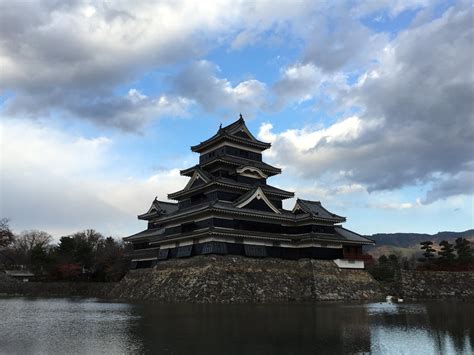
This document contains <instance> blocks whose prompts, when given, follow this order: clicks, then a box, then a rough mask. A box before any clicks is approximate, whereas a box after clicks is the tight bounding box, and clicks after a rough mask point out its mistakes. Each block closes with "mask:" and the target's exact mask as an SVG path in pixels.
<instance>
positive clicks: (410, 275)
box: [0, 256, 474, 304]
mask: <svg viewBox="0 0 474 355" xmlns="http://www.w3.org/2000/svg"><path fill="white" fill-rule="evenodd" d="M394 290H400V291H399V292H397V293H396V294H394V295H395V296H401V297H402V298H403V299H405V300H406V301H420V300H439V299H453V300H464V299H466V300H472V299H474V272H469V271H468V272H449V271H440V272H433V271H427V272H425V271H406V270H405V271H403V272H402V273H401V279H400V281H399V282H396V283H394V284H391V285H387V284H383V283H380V282H378V281H376V280H375V279H373V277H372V276H371V275H370V274H369V273H368V272H367V271H366V270H347V269H346V270H344V269H339V268H338V267H337V266H336V265H335V264H334V263H333V262H332V261H328V260H313V259H300V260H280V259H250V258H244V257H235V256H234V257H228V256H206V257H193V258H189V259H178V260H172V261H166V262H162V263H160V264H158V265H157V266H156V267H154V268H152V269H139V270H131V271H129V272H128V273H127V274H126V275H125V277H124V278H123V279H122V280H121V281H119V282H62V281H54V282H34V281H33V282H20V281H17V280H12V281H11V282H10V281H7V282H6V281H5V279H2V281H0V296H7V297H9V296H17V297H74V298H76V297H79V298H100V299H104V300H119V301H140V302H143V301H152V302H159V303H179V304H183V303H200V304H203V303H217V304H273V303H275V304H290V303H315V302H321V301H323V302H338V301H343V302H351V303H352V302H360V301H384V300H385V297H386V296H387V295H388V294H389V293H388V292H390V293H393V291H394Z"/></svg>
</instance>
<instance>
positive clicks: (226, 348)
mask: <svg viewBox="0 0 474 355" xmlns="http://www.w3.org/2000/svg"><path fill="white" fill-rule="evenodd" d="M473 332H474V303H456V302H428V303H411V304H400V305H397V304H388V303H370V304H335V303H324V304H316V305H305V304H299V305H159V304H127V303H113V302H100V301H98V300H68V299H26V298H5V299H0V353H5V354H29V353H61V354H64V353H68V354H81V353H84V354H92V353H93V354H97V353H107V354H124V353H137V354H138V353H153V354H224V353H225V354H243V353H245V354H348V353H350V354H353V353H358V354H360V353H373V354H436V353H439V354H463V353H465V354H471V353H472V350H473V339H474V334H473Z"/></svg>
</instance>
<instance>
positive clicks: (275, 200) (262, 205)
mask: <svg viewBox="0 0 474 355" xmlns="http://www.w3.org/2000/svg"><path fill="white" fill-rule="evenodd" d="M268 148H270V143H265V142H262V141H260V140H258V139H257V138H255V137H254V136H253V135H252V133H251V132H250V131H249V130H248V128H247V126H246V124H245V121H244V119H243V118H242V116H240V118H239V119H238V120H237V121H236V122H234V123H232V124H230V125H228V126H227V127H219V130H218V131H217V133H216V134H215V135H214V136H212V137H211V138H209V139H207V140H205V141H203V142H201V143H200V144H198V145H195V146H192V147H191V150H192V151H193V152H196V153H199V154H200V156H199V164H197V165H195V166H192V167H190V168H188V169H185V170H182V171H181V174H182V175H184V176H188V177H189V178H190V179H189V182H188V183H187V185H186V186H185V187H184V188H183V189H182V190H180V191H177V192H174V193H171V194H169V195H168V198H169V199H170V200H174V201H176V202H173V203H172V202H164V201H158V200H156V199H155V200H154V201H153V202H152V204H151V206H150V208H149V209H148V211H147V212H145V213H143V214H141V215H139V216H138V218H139V219H141V220H144V221H147V223H148V227H147V229H145V230H144V231H142V232H140V233H137V234H134V235H132V236H129V237H126V238H124V240H125V241H126V242H130V243H132V244H133V252H132V253H131V258H132V263H131V267H132V268H143V267H151V266H154V265H155V264H156V263H157V262H159V261H160V260H166V259H172V258H184V257H191V256H193V255H202V254H233V255H246V256H249V257H260V258H264V257H274V258H284V259H299V258H315V259H333V260H335V261H336V262H337V263H338V265H339V266H340V267H352V268H363V266H364V263H363V259H364V258H365V256H364V255H363V253H362V247H363V246H364V245H367V244H374V242H373V241H372V240H370V239H368V238H365V237H363V236H361V235H359V234H357V233H355V232H352V231H350V230H348V229H346V228H344V227H343V226H342V223H343V222H345V221H346V219H345V218H344V217H341V216H339V215H337V214H335V213H332V212H330V211H328V210H327V209H326V208H324V207H323V205H322V204H321V202H319V201H309V200H303V199H297V200H296V203H295V205H294V207H293V209H292V210H286V209H284V208H283V204H282V201H283V200H285V199H288V198H292V197H294V193H293V192H290V191H285V190H282V189H279V188H277V187H274V186H271V185H269V184H268V183H267V180H268V179H269V178H270V177H272V176H275V175H277V174H280V173H281V169H279V168H277V167H274V166H271V165H269V164H267V163H265V162H264V161H262V152H263V151H264V150H266V149H268Z"/></svg>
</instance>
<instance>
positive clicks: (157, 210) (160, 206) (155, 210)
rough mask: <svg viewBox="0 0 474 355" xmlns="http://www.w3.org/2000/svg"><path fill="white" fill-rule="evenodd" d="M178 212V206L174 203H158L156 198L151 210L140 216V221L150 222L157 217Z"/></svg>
mask: <svg viewBox="0 0 474 355" xmlns="http://www.w3.org/2000/svg"><path fill="white" fill-rule="evenodd" d="M177 210H178V204H177V203H173V202H165V201H158V200H157V199H156V198H155V199H154V200H153V202H152V204H151V206H150V208H149V209H148V211H147V212H145V213H143V214H141V215H138V219H144V220H148V219H150V218H152V217H155V216H157V215H163V214H171V213H174V212H176V211H177Z"/></svg>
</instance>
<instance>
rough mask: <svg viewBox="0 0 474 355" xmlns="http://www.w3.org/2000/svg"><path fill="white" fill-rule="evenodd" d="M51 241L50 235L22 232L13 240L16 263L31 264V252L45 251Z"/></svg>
mask: <svg viewBox="0 0 474 355" xmlns="http://www.w3.org/2000/svg"><path fill="white" fill-rule="evenodd" d="M52 239H53V237H51V235H49V234H48V233H46V232H43V231H39V230H30V231H24V232H22V233H21V234H20V235H19V236H18V237H17V238H16V239H15V244H14V248H15V254H16V261H17V263H21V264H26V265H29V264H31V255H32V252H33V251H36V252H38V251H45V250H46V249H47V248H49V246H50V243H51V241H52Z"/></svg>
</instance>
